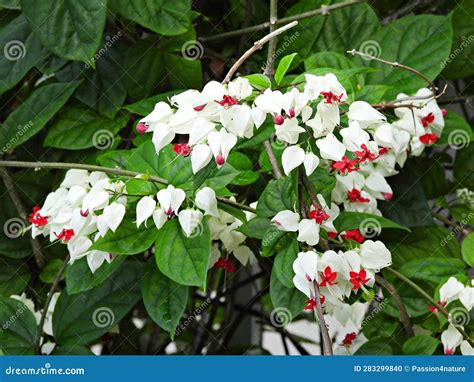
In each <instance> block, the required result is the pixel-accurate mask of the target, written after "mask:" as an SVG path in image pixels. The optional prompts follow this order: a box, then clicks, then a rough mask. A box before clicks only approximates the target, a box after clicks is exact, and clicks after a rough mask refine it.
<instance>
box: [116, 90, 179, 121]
mask: <svg viewBox="0 0 474 382" xmlns="http://www.w3.org/2000/svg"><path fill="white" fill-rule="evenodd" d="M183 91H184V90H171V91H169V92H166V93H161V94H157V95H154V96H153V97H150V98H146V99H142V100H141V101H138V102H135V103H132V104H130V105H125V106H124V107H123V108H124V109H126V110H128V111H129V112H130V113H133V114H138V115H141V116H145V115H148V114H150V113H151V112H152V111H153V108H154V107H155V105H156V104H157V103H158V102H168V99H169V98H171V97H172V96H174V95H176V94H178V93H181V92H183Z"/></svg>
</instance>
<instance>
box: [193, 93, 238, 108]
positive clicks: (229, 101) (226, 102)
mask: <svg viewBox="0 0 474 382" xmlns="http://www.w3.org/2000/svg"><path fill="white" fill-rule="evenodd" d="M216 102H217V103H218V104H219V105H221V106H227V107H228V106H233V105H238V104H239V101H237V100H236V99H235V98H233V97H231V96H228V95H225V96H224V97H222V100H220V101H216ZM204 106H205V105H204ZM201 110H202V109H201Z"/></svg>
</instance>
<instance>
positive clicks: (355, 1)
mask: <svg viewBox="0 0 474 382" xmlns="http://www.w3.org/2000/svg"><path fill="white" fill-rule="evenodd" d="M362 2H363V0H351V1H346V2H343V3H338V4H333V5H322V6H321V7H320V8H318V9H314V10H312V11H308V12H303V13H300V14H297V15H294V16H289V17H284V18H282V19H279V20H277V21H276V23H275V25H281V24H286V23H290V22H292V21H298V20H303V19H307V18H309V17H313V16H317V15H323V16H327V15H328V14H329V13H330V12H331V11H334V10H336V9H340V8H344V7H349V6H351V5H355V4H358V3H362ZM269 27H270V22H269V21H267V22H265V23H262V24H258V25H254V26H251V27H248V28H242V29H237V30H235V31H231V32H226V33H221V34H218V35H215V36H205V37H200V38H199V39H200V40H201V41H202V42H208V41H215V40H222V39H226V38H230V37H235V36H240V35H242V34H245V33H252V32H257V31H260V30H264V29H267V28H269Z"/></svg>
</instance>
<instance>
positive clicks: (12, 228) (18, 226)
mask: <svg viewBox="0 0 474 382" xmlns="http://www.w3.org/2000/svg"><path fill="white" fill-rule="evenodd" d="M25 229H26V224H25V222H24V221H23V219H20V218H11V219H8V220H7V221H6V222H5V223H4V224H3V233H4V234H5V236H6V237H8V238H9V239H16V238H19V237H20V236H22V235H23V233H24V232H25Z"/></svg>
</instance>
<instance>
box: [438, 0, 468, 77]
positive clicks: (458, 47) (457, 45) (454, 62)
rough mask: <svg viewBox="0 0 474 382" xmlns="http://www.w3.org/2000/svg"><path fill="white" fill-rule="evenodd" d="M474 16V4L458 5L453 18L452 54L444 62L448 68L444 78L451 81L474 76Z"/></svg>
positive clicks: (463, 3)
mask: <svg viewBox="0 0 474 382" xmlns="http://www.w3.org/2000/svg"><path fill="white" fill-rule="evenodd" d="M473 14H474V2H472V1H463V2H462V3H456V6H455V7H454V12H453V16H452V25H453V45H452V50H451V54H450V55H449V57H448V58H447V61H446V62H444V65H445V66H446V65H447V67H446V68H445V70H444V71H443V76H445V77H447V78H449V79H455V78H462V77H468V76H472V75H473V74H474V68H473V66H472V57H473V56H474V47H473V44H472V43H473V35H474V26H473V24H472V15H473Z"/></svg>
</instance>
